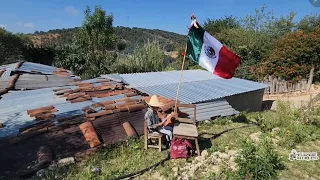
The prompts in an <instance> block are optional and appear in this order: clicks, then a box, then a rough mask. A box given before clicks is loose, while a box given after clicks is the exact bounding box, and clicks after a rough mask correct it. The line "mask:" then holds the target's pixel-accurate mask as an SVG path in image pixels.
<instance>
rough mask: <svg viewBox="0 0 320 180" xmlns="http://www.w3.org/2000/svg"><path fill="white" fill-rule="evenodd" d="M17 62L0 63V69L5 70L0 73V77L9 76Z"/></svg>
mask: <svg viewBox="0 0 320 180" xmlns="http://www.w3.org/2000/svg"><path fill="white" fill-rule="evenodd" d="M17 64H18V63H12V64H6V65H2V66H0V71H1V70H6V71H5V72H3V74H2V75H1V78H7V77H9V76H10V74H11V72H12V71H14V70H15V69H16V66H17Z"/></svg>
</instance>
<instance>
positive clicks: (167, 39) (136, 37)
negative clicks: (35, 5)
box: [29, 26, 186, 53]
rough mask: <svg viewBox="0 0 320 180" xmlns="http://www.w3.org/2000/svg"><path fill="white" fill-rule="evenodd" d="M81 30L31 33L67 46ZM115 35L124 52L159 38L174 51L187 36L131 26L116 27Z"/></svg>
mask: <svg viewBox="0 0 320 180" xmlns="http://www.w3.org/2000/svg"><path fill="white" fill-rule="evenodd" d="M77 30H79V28H78V27H76V28H69V29H54V30H49V31H48V32H43V31H40V32H39V31H36V32H35V33H34V34H29V36H30V37H31V40H32V41H33V42H34V43H35V44H37V45H42V46H47V45H49V46H52V45H54V46H59V47H60V46H67V45H69V44H71V42H72V38H73V35H74V33H75V32H76V31H77ZM114 32H115V35H116V36H117V38H118V40H119V43H122V44H124V45H125V46H126V47H125V50H124V53H132V52H133V50H134V48H135V47H140V46H142V45H143V44H145V43H147V41H152V40H153V39H155V38H156V39H157V40H158V41H159V43H160V46H161V47H162V48H163V49H164V50H165V51H173V50H174V49H176V48H177V47H178V46H179V45H181V44H183V43H184V42H185V41H186V36H183V35H180V34H177V33H173V32H167V31H162V30H158V29H144V28H136V27H133V28H129V27H122V26H118V27H114Z"/></svg>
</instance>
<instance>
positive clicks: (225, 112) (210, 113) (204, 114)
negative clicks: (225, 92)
mask: <svg viewBox="0 0 320 180" xmlns="http://www.w3.org/2000/svg"><path fill="white" fill-rule="evenodd" d="M196 107H197V109H196V120H197V121H203V120H210V119H211V118H214V117H218V116H221V117H225V116H231V115H235V114H238V113H239V112H238V111H236V110H235V109H233V108H232V107H231V106H230V104H229V103H228V102H227V101H226V100H225V99H219V100H214V101H212V102H207V103H199V104H196ZM180 110H181V111H182V112H186V113H188V114H190V115H192V113H193V109H190V108H183V107H181V108H180Z"/></svg>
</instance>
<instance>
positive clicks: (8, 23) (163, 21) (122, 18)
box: [0, 0, 320, 34]
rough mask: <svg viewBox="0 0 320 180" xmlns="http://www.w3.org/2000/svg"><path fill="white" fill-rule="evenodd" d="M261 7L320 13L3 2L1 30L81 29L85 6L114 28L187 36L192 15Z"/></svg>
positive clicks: (212, 3)
mask: <svg viewBox="0 0 320 180" xmlns="http://www.w3.org/2000/svg"><path fill="white" fill-rule="evenodd" d="M263 4H265V5H266V6H267V8H268V10H274V13H275V15H276V16H281V15H287V14H288V13H289V12H290V10H293V11H295V12H296V13H297V15H296V19H300V18H301V17H303V16H305V15H310V14H311V13H320V7H314V6H312V5H311V4H310V2H309V0H192V1H191V0H2V2H1V6H0V26H4V27H5V28H6V29H8V30H9V31H12V32H23V33H30V32H31V33H32V32H34V31H35V30H39V31H47V30H50V29H59V28H70V27H75V26H80V25H81V23H82V19H83V11H84V9H85V7H86V5H89V6H91V7H93V6H95V5H100V6H102V7H103V8H104V9H105V10H106V11H107V13H112V14H113V15H114V26H126V27H141V28H148V29H161V30H166V31H171V32H176V33H180V34H186V33H187V26H188V25H189V24H190V15H191V14H192V13H195V15H196V16H197V19H198V21H199V22H203V21H205V20H206V19H207V18H220V17H224V16H228V15H233V16H237V17H245V16H246V15H248V14H249V13H250V12H254V9H255V8H261V7H262V5H263Z"/></svg>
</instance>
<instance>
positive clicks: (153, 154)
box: [47, 139, 166, 180]
mask: <svg viewBox="0 0 320 180" xmlns="http://www.w3.org/2000/svg"><path fill="white" fill-rule="evenodd" d="M143 147H144V146H143V139H131V140H129V141H128V143H121V144H117V145H113V146H110V147H108V148H106V149H102V150H100V151H98V152H97V153H96V154H95V155H93V156H89V157H87V158H86V159H84V160H83V161H82V162H81V163H79V164H76V165H73V166H69V167H67V168H58V169H57V170H55V171H47V179H70V180H74V179H77V180H82V179H83V180H87V179H103V180H105V179H110V178H113V177H117V176H121V175H125V174H128V173H132V172H135V171H138V170H140V169H142V168H145V167H148V166H150V165H152V164H154V163H155V162H158V161H160V160H161V159H164V158H165V157H166V154H163V153H158V152H157V150H155V149H148V150H147V151H146V150H144V149H143ZM93 168H99V169H100V170H101V171H100V174H98V175H94V174H93V173H91V170H92V169H93Z"/></svg>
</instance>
